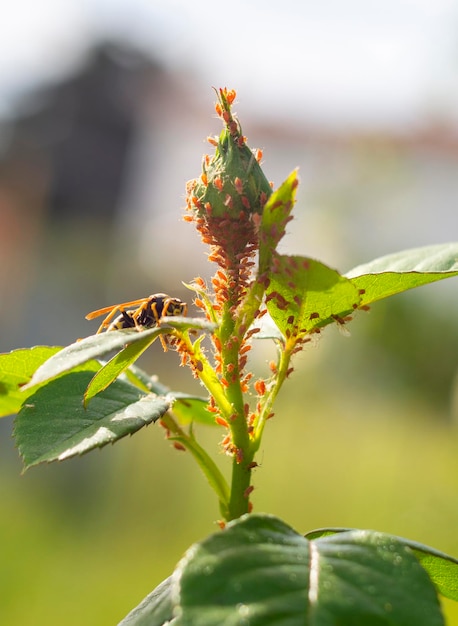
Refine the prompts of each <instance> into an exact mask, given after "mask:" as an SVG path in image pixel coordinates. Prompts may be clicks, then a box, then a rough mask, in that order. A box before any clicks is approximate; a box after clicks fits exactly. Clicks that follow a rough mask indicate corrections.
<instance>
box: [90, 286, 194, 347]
mask: <svg viewBox="0 0 458 626" xmlns="http://www.w3.org/2000/svg"><path fill="white" fill-rule="evenodd" d="M126 309H130V310H126ZM187 312H188V305H187V304H186V302H182V301H181V300H180V299H179V298H171V297H170V296H168V295H167V294H165V293H155V294H153V295H151V296H148V297H147V298H140V299H139V300H131V301H130V302H122V303H121V304H112V305H111V306H107V307H104V308H103V309H97V311H92V312H91V313H88V314H87V315H86V319H87V320H93V319H94V318H96V317H99V316H100V315H105V314H107V315H106V317H105V319H104V320H103V322H102V323H101V325H100V327H99V329H98V330H97V334H98V333H101V332H103V331H104V330H106V331H107V332H108V331H110V330H122V329H123V328H136V329H137V330H141V329H142V328H154V326H158V325H159V324H160V321H161V319H162V318H164V317H170V316H174V315H186V314H187ZM117 313H119V315H118V316H117V317H115V315H116V314H117ZM114 317H115V319H113V318H114ZM161 339H162V338H161Z"/></svg>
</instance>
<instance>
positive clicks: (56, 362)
mask: <svg viewBox="0 0 458 626" xmlns="http://www.w3.org/2000/svg"><path fill="white" fill-rule="evenodd" d="M163 332H164V330H163V329H162V328H151V329H147V330H143V331H141V332H138V331H136V330H113V331H110V332H109V333H101V334H99V335H91V336H90V337H86V338H85V339H82V340H81V341H77V342H75V343H72V344H71V345H69V346H67V347H66V348H63V349H62V350H60V352H58V353H57V354H56V355H54V356H52V357H51V358H50V359H48V360H47V361H46V362H45V363H43V365H41V366H40V367H39V368H38V369H37V370H36V371H35V373H34V375H33V376H32V379H31V380H30V382H29V384H28V385H26V387H25V388H30V387H34V386H35V385H39V384H41V383H43V382H45V381H48V380H51V379H53V378H56V377H57V376H60V375H61V374H63V373H64V372H68V371H70V370H72V369H74V368H75V367H78V366H79V365H81V364H82V363H85V362H86V361H91V360H92V359H97V358H99V357H101V356H104V355H105V354H108V353H109V352H113V351H115V350H121V349H122V348H124V346H126V344H129V345H130V344H132V343H136V342H138V341H144V340H145V339H146V337H148V338H150V339H153V338H156V337H158V336H159V335H160V334H162V333H163Z"/></svg>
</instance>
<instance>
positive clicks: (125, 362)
mask: <svg viewBox="0 0 458 626" xmlns="http://www.w3.org/2000/svg"><path fill="white" fill-rule="evenodd" d="M156 338H157V337H156V336H153V337H150V336H149V335H148V336H146V337H143V338H142V339H140V341H136V342H135V343H130V344H128V345H127V346H126V347H125V348H124V350H121V352H118V354H116V355H115V356H114V357H113V358H112V359H110V360H109V361H108V363H105V365H104V366H103V367H101V368H100V369H99V371H98V372H97V373H96V374H95V376H94V378H93V379H92V380H91V382H90V383H89V385H88V388H87V389H86V392H85V394H84V406H87V404H88V402H89V401H90V400H91V399H92V398H94V396H96V395H97V394H98V393H100V392H101V391H103V390H104V389H106V388H107V387H109V386H110V385H111V383H112V382H113V381H114V380H116V378H118V376H120V375H121V374H122V373H123V372H124V370H126V369H127V368H128V367H129V366H130V365H132V364H133V363H134V362H135V361H136V360H137V359H138V358H139V357H140V355H141V354H143V352H144V351H145V350H146V349H147V348H149V347H150V345H151V344H152V343H153V341H155V339H156Z"/></svg>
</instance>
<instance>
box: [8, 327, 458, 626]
mask: <svg viewBox="0 0 458 626" xmlns="http://www.w3.org/2000/svg"><path fill="white" fill-rule="evenodd" d="M354 332H355V331H354ZM346 341H347V340H346V339H345V338H343V337H340V336H339V334H338V333H336V334H335V336H334V337H333V336H330V337H329V341H328V342H327V343H328V344H329V345H328V346H326V338H324V339H323V340H322V342H321V345H322V346H323V348H324V350H321V348H313V347H312V348H310V350H309V351H308V354H306V355H304V357H303V358H302V359H301V361H302V363H300V364H298V367H297V371H296V372H295V374H294V375H293V377H292V379H291V381H290V384H289V385H287V386H286V387H285V389H284V391H283V394H282V395H281V397H280V399H279V403H278V406H277V410H276V416H275V417H274V419H272V420H271V421H269V424H268V428H267V432H266V436H265V438H264V442H263V450H262V451H261V457H260V462H261V464H262V465H261V467H259V468H258V469H257V470H256V475H255V479H254V484H255V487H256V490H255V499H254V502H255V510H257V511H268V512H270V513H273V514H276V515H281V516H282V518H283V519H286V520H288V523H289V524H291V525H292V526H293V527H295V528H297V529H298V530H303V531H304V532H306V531H307V530H311V529H312V528H318V527H320V526H332V525H339V526H349V527H358V528H372V529H376V530H381V531H385V532H388V533H393V534H397V535H401V536H406V537H409V538H410V539H413V540H417V541H421V542H423V543H426V544H429V545H434V547H436V548H437V549H440V550H444V551H446V552H449V553H451V554H454V555H456V554H458V538H457V535H456V528H457V527H458V499H457V493H458V455H457V454H456V450H457V445H458V434H457V433H456V432H455V431H454V430H453V429H452V427H451V426H449V425H446V424H445V422H444V420H443V419H442V416H441V414H440V412H434V411H432V410H431V408H430V407H427V406H426V405H424V404H423V403H421V402H414V401H412V399H410V401H408V400H407V399H406V398H404V399H403V400H401V399H400V398H399V397H397V396H395V395H394V396H390V394H389V393H385V395H384V396H382V394H380V395H379V396H377V397H375V398H374V395H373V393H372V390H371V388H370V387H368V388H367V389H366V387H365V385H364V384H361V383H360V382H358V381H357V382H356V383H354V384H353V385H350V386H349V385H347V384H344V382H343V381H341V382H340V383H339V380H338V378H337V377H334V376H329V377H328V378H318V377H316V376H315V375H314V374H313V371H312V370H313V369H316V368H318V366H319V364H318V363H317V361H319V360H320V359H321V356H320V352H324V353H326V352H328V351H332V350H334V346H333V345H332V344H334V343H336V344H340V345H339V346H337V347H340V352H341V353H342V342H346ZM350 343H351V342H350ZM344 345H345V344H344ZM344 351H345V350H344ZM326 356H327V358H326V359H325V360H326V361H328V358H329V354H327V355H326ZM307 357H310V361H311V364H310V365H309V366H308V367H307V366H305V361H306V358H307ZM301 366H302V367H301ZM385 392H386V389H385ZM200 431H201V435H202V437H203V440H204V441H203V443H205V440H207V443H209V444H210V443H211V441H213V443H214V442H215V441H217V440H218V437H219V436H220V433H219V432H218V431H217V430H216V429H206V430H205V429H202V428H201V429H200ZM15 454H16V453H15V452H14V451H13V450H12V449H10V450H8V449H7V450H5V451H4V454H3V455H2V456H3V460H2V468H1V469H2V474H1V475H2V479H1V487H0V492H1V496H2V503H3V507H2V513H3V514H2V516H1V519H0V526H1V531H0V554H1V559H0V585H1V589H2V592H1V594H0V616H1V621H2V623H5V624H8V625H9V626H19V625H21V626H22V625H23V624H34V625H36V626H42V625H44V624H47V625H49V624H51V625H54V624H56V625H57V624H61V623H65V624H67V625H69V626H73V625H75V626H76V625H77V624H78V625H79V624H82V623H84V624H94V625H97V626H104V625H106V626H108V625H110V626H111V625H112V624H114V623H117V622H118V621H119V620H120V619H121V618H122V617H123V616H124V615H125V614H126V613H127V612H128V611H129V610H130V609H131V608H133V607H134V606H135V605H136V604H138V602H139V601H140V600H141V599H142V598H143V597H144V596H145V595H146V594H147V593H148V592H149V591H150V590H151V589H152V588H153V587H154V586H155V585H156V584H157V583H159V582H160V581H161V580H162V579H163V578H165V577H166V576H168V575H169V574H170V572H171V571H172V569H173V568H174V566H175V564H176V562H177V561H178V560H179V559H180V557H181V556H182V554H183V552H184V551H185V550H186V549H187V548H188V547H189V545H190V544H191V543H192V542H193V541H196V540H199V539H202V538H203V537H205V536H207V535H208V534H209V533H210V532H212V531H213V530H214V529H215V528H216V527H215V526H214V525H213V524H212V522H209V520H216V519H217V517H218V511H217V510H216V507H215V506H214V503H213V498H212V497H211V492H210V491H209V489H208V487H207V485H206V483H205V481H204V480H203V478H202V476H201V475H200V474H199V470H198V469H197V468H196V467H195V466H194V463H193V462H192V459H191V458H190V456H189V455H188V454H186V453H181V452H178V451H176V450H173V449H172V448H171V447H170V446H169V445H167V443H166V442H165V441H164V439H163V434H162V431H161V429H160V427H159V426H157V425H156V426H150V427H148V428H147V429H146V430H144V431H143V434H142V436H140V435H139V436H137V437H135V438H131V439H127V440H124V442H123V444H122V445H116V446H113V447H110V448H105V449H103V450H102V451H100V453H97V454H93V455H89V456H86V457H82V458H77V459H73V460H70V461H67V462H66V463H65V464H55V465H50V466H43V467H39V468H34V469H32V470H31V471H29V472H28V473H27V474H25V475H24V476H19V472H20V465H19V460H16V458H15ZM264 454H265V459H266V460H265V462H263V455H264ZM227 465H228V469H229V462H228V464H227ZM184 520H185V523H184ZM447 610H448V615H449V624H450V625H451V626H453V624H458V612H457V609H456V606H453V604H452V603H451V604H450V607H448V604H447ZM453 611H454V612H453Z"/></svg>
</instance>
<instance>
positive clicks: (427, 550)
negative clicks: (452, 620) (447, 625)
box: [306, 528, 458, 602]
mask: <svg viewBox="0 0 458 626" xmlns="http://www.w3.org/2000/svg"><path fill="white" fill-rule="evenodd" d="M351 530H352V529H350V528H320V529H317V530H313V531H311V532H308V533H307V534H306V538H307V539H318V538H321V537H327V536H330V535H334V534H336V533H346V532H349V531H351ZM393 539H395V540H396V541H398V542H400V543H402V544H403V545H405V546H407V547H408V548H409V549H410V550H412V552H413V553H414V554H415V556H416V557H417V559H418V561H419V562H420V564H421V565H422V567H423V568H424V569H425V570H426V571H427V572H428V574H429V577H430V578H431V580H432V582H433V584H434V585H435V587H436V589H437V591H438V592H439V593H441V594H442V595H443V596H445V597H446V598H450V600H455V601H456V602H458V559H455V558H454V557H453V556H450V555H449V554H445V553H444V552H440V551H439V550H436V549H434V548H431V547H429V546H425V545H423V544H421V543H418V542H416V541H411V540H410V539H404V538H403V537H396V536H393Z"/></svg>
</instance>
